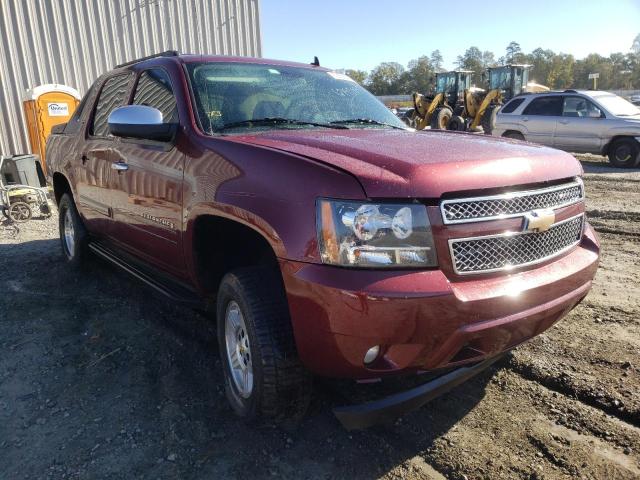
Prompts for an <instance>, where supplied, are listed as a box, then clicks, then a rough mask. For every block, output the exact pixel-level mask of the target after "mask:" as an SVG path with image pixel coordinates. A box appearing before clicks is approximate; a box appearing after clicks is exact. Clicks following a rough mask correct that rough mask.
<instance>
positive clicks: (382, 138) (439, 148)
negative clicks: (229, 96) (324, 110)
mask: <svg viewBox="0 0 640 480" xmlns="http://www.w3.org/2000/svg"><path fill="white" fill-rule="evenodd" d="M226 138H227V139H229V140H233V141H236V142H241V143H247V144H252V145H256V146H262V147H266V148H269V149H276V150H281V151H285V152H290V153H293V154H297V155H301V156H304V157H307V158H310V159H313V160H316V161H318V162H322V163H325V164H328V165H331V166H334V167H337V168H339V169H341V170H344V171H347V172H349V173H351V174H353V175H354V176H355V177H356V178H358V180H359V181H360V182H361V184H362V186H363V188H364V189H365V192H366V194H367V196H368V197H370V198H399V197H411V198H438V197H440V196H442V195H443V194H445V193H449V192H458V191H463V190H479V189H486V188H500V187H508V186H512V185H518V184H528V183H538V182H546V181H550V180H556V179H561V178H568V177H573V176H576V175H581V174H582V167H581V166H580V163H579V162H578V161H577V160H576V159H575V158H573V157H572V156H571V155H569V154H567V153H564V152H561V151H559V150H555V149H551V148H546V147H542V146H537V145H533V144H529V143H524V142H518V141H512V140H505V139H500V138H496V137H490V136H485V135H474V134H465V133H456V132H443V131H428V130H426V131H421V132H412V131H403V130H389V129H377V128H370V129H352V130H276V131H269V132H265V133H260V134H252V135H242V136H229V137H226Z"/></svg>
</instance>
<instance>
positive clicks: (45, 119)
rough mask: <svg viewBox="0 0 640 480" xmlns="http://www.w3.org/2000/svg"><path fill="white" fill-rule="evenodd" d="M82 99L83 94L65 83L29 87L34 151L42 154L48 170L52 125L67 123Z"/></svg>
mask: <svg viewBox="0 0 640 480" xmlns="http://www.w3.org/2000/svg"><path fill="white" fill-rule="evenodd" d="M78 103H80V94H79V93H78V91H77V90H76V89H75V88H72V87H68V86H66V85H57V84H47V85H40V86H39V87H35V88H31V89H29V90H27V91H26V93H25V96H24V101H23V107H24V114H25V118H26V119H27V130H28V131H29V142H30V143H31V151H32V153H35V154H36V155H39V156H40V160H41V163H42V168H43V169H44V171H45V173H46V172H47V162H46V158H45V151H44V149H45V144H46V142H47V137H48V136H49V134H50V133H51V128H52V127H53V126H54V125H58V124H60V123H66V122H68V121H69V119H70V118H71V115H73V112H74V111H75V109H76V107H77V106H78Z"/></svg>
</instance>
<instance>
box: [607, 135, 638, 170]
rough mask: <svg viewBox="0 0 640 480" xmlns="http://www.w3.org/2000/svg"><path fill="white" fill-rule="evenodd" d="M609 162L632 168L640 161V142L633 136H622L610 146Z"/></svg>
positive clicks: (616, 165)
mask: <svg viewBox="0 0 640 480" xmlns="http://www.w3.org/2000/svg"><path fill="white" fill-rule="evenodd" d="M609 163H610V164H611V165H613V166H614V167H618V168H632V167H635V166H637V165H638V163H640V144H638V142H637V141H636V140H635V139H633V138H620V139H618V140H616V141H614V142H612V143H611V145H610V146H609Z"/></svg>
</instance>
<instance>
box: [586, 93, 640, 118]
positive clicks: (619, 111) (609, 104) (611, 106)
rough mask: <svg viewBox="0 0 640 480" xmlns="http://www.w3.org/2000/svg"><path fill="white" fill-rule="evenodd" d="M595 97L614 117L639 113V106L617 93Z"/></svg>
mask: <svg viewBox="0 0 640 480" xmlns="http://www.w3.org/2000/svg"><path fill="white" fill-rule="evenodd" d="M595 99H596V100H597V101H598V103H599V104H600V105H602V106H603V107H604V108H605V110H607V111H608V112H609V113H610V114H611V115H615V116H616V117H632V116H635V115H640V108H638V107H636V106H635V105H634V104H633V103H631V102H628V101H626V100H625V99H624V98H622V97H619V96H617V95H602V96H597V97H595Z"/></svg>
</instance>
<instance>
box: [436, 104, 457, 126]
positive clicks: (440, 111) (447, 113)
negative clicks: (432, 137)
mask: <svg viewBox="0 0 640 480" xmlns="http://www.w3.org/2000/svg"><path fill="white" fill-rule="evenodd" d="M452 115H453V112H452V111H451V109H450V108H449V107H440V108H436V109H435V111H434V112H433V114H432V115H431V129H433V130H446V129H447V125H449V120H451V116H452Z"/></svg>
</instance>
